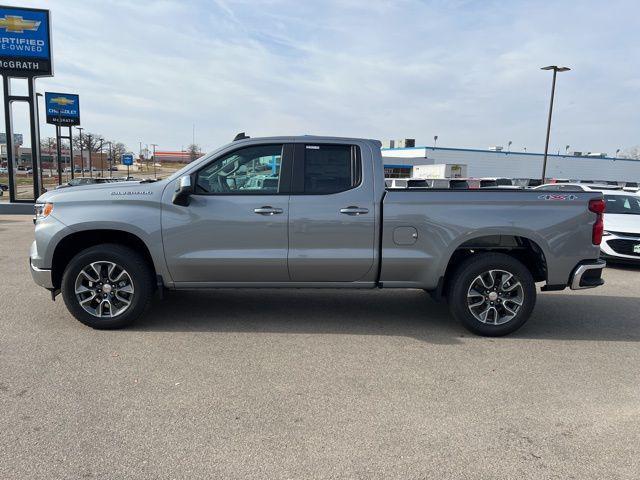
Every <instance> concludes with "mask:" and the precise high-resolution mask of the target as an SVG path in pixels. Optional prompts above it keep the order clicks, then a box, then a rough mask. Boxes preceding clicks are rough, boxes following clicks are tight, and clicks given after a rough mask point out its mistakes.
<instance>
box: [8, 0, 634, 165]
mask: <svg viewBox="0 0 640 480" xmlns="http://www.w3.org/2000/svg"><path fill="white" fill-rule="evenodd" d="M8 3H11V4H12V5H15V6H30V7H39V8H48V9H50V10H51V14H52V30H53V54H54V68H55V76H54V77H51V78H44V79H39V80H38V81H37V89H38V91H41V92H44V91H57V92H70V93H78V94H79V95H80V107H81V118H82V126H83V127H84V128H85V132H94V133H100V134H102V135H104V136H105V137H106V138H108V139H111V140H115V141H122V142H124V143H125V144H126V145H127V146H128V147H129V148H130V149H131V150H134V151H137V150H138V148H139V142H143V143H144V144H151V143H156V144H158V145H159V146H158V149H160V150H168V149H175V150H179V149H181V148H186V147H187V145H188V144H190V143H191V142H192V134H193V126H194V125H195V138H196V143H197V144H199V145H200V146H201V147H202V149H203V151H207V150H212V149H214V148H216V147H217V146H220V145H222V144H225V143H228V142H229V141H230V140H231V139H232V138H233V137H234V136H235V134H236V133H238V132H241V131H244V132H246V133H247V134H248V135H250V136H267V135H302V134H314V135H336V136H353V137H366V138H378V139H381V140H382V139H389V138H415V139H416V141H417V144H419V145H431V144H433V137H434V135H438V137H439V138H438V142H437V144H438V146H444V147H462V148H488V147H490V146H494V145H504V146H506V144H507V142H508V141H512V142H513V144H512V146H511V150H518V151H520V150H523V149H525V148H526V150H527V151H529V152H534V151H542V150H543V149H544V139H545V133H546V121H547V113H548V105H549V94H550V88H551V74H550V72H547V71H541V70H540V67H542V66H545V65H554V64H555V65H566V66H569V67H570V68H571V69H572V70H571V71H569V72H566V73H561V74H559V75H558V82H557V90H556V99H555V107H554V116H553V125H552V133H551V142H550V151H553V152H555V151H557V150H561V151H563V152H564V150H565V147H566V145H570V149H571V150H578V151H585V152H586V151H591V152H607V153H609V154H613V153H615V151H616V150H617V149H619V148H620V149H625V148H627V147H632V146H634V145H638V144H640V2H637V1H635V0H626V1H625V0H609V1H606V2H604V1H589V0H579V1H562V0H556V1H553V2H551V1H520V0H512V1H511V0H501V1H491V0H482V1H480V0H478V1H466V0H449V1H410V0H399V1H376V0H335V1H308V0H304V1H300V0H297V1H291V0H282V1H280V0H265V1H251V0H238V1H235V0H234V1H232V0H209V1H205V0H193V1H186V0H185V1H173V0H159V1H153V2H145V1H142V0H55V1H17V0H16V1H13V2H8ZM41 108H43V107H42V105H41ZM15 131H16V132H18V131H19V122H18V123H17V128H16V129H15ZM50 135H53V129H52V128H51V127H50V126H48V127H46V128H43V131H42V132H41V137H43V138H44V137H46V136H50Z"/></svg>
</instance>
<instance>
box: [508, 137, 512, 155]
mask: <svg viewBox="0 0 640 480" xmlns="http://www.w3.org/2000/svg"><path fill="white" fill-rule="evenodd" d="M512 143H513V142H512V141H511V140H509V141H508V142H507V152H510V151H511V144H512Z"/></svg>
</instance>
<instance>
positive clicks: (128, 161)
mask: <svg viewBox="0 0 640 480" xmlns="http://www.w3.org/2000/svg"><path fill="white" fill-rule="evenodd" d="M122 164H123V165H127V166H131V165H133V154H132V153H125V154H124V155H122Z"/></svg>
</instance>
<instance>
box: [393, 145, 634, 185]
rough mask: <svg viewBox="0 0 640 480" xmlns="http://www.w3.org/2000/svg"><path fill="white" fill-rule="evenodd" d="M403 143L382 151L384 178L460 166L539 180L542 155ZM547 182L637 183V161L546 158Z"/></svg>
mask: <svg viewBox="0 0 640 480" xmlns="http://www.w3.org/2000/svg"><path fill="white" fill-rule="evenodd" d="M407 143H408V144H411V142H410V141H403V142H402V145H403V146H401V147H400V148H394V147H392V146H390V144H389V142H387V143H386V145H385V146H383V148H382V156H383V159H384V167H385V176H386V177H387V178H406V177H411V176H413V175H412V170H413V166H414V165H431V164H442V163H445V164H464V165H467V175H468V176H469V177H475V178H480V177H507V178H540V175H541V173H542V163H543V159H544V155H543V154H542V153H530V152H512V151H507V150H503V149H501V148H500V147H494V148H492V149H488V150H480V149H470V148H445V147H416V146H404V145H406V144H407ZM547 178H549V179H552V178H557V179H572V180H606V181H623V182H624V181H632V182H640V160H634V159H628V158H614V157H609V156H607V154H605V153H586V152H570V153H567V154H566V155H559V154H549V155H548V158H547Z"/></svg>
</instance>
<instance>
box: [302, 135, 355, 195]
mask: <svg viewBox="0 0 640 480" xmlns="http://www.w3.org/2000/svg"><path fill="white" fill-rule="evenodd" d="M361 171H362V167H361V160H360V151H359V148H358V147H356V146H352V145H323V144H320V145H305V148H304V192H305V193H312V194H329V193H338V192H344V191H345V190H349V189H351V188H354V187H356V186H358V185H359V184H360V178H361V176H362V174H361Z"/></svg>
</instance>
